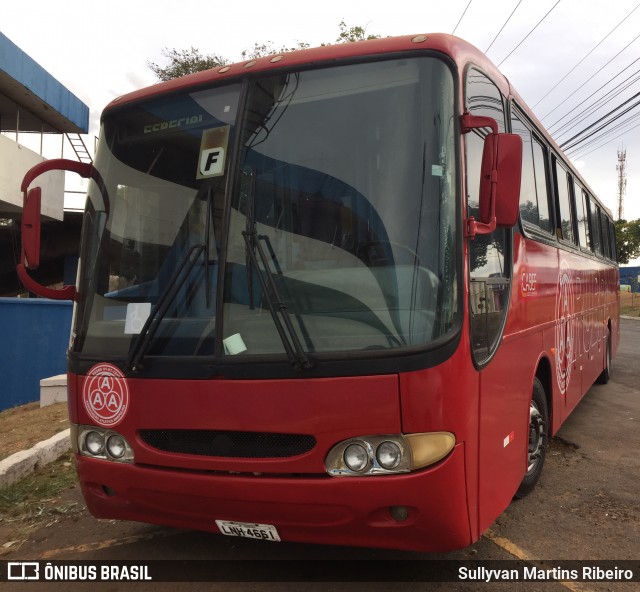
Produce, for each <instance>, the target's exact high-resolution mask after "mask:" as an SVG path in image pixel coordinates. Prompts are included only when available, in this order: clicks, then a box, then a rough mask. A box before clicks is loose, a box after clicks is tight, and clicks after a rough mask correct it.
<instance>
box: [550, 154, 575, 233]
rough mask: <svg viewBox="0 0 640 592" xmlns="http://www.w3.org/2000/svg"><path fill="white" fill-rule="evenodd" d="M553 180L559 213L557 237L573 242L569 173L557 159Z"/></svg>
mask: <svg viewBox="0 0 640 592" xmlns="http://www.w3.org/2000/svg"><path fill="white" fill-rule="evenodd" d="M555 182H556V195H557V196H558V213H559V220H558V228H557V232H558V238H561V239H563V240H566V241H569V242H573V243H575V242H576V240H575V235H574V231H573V215H572V208H571V195H570V194H569V175H568V173H567V171H566V169H565V168H564V167H563V166H562V165H561V164H560V161H558V160H555Z"/></svg>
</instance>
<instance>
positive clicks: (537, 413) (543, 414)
mask: <svg viewBox="0 0 640 592" xmlns="http://www.w3.org/2000/svg"><path fill="white" fill-rule="evenodd" d="M548 440H549V410H548V407H547V397H546V394H545V392H544V387H543V386H542V383H541V382H540V380H539V379H538V377H537V376H536V377H535V378H534V379H533V392H532V393H531V403H530V405H529V443H528V446H527V472H526V473H525V475H524V478H523V479H522V483H520V487H518V491H516V495H515V496H516V498H518V499H520V498H523V497H525V496H527V495H529V494H530V493H531V492H532V491H533V489H534V488H535V486H536V483H537V482H538V479H539V478H540V475H541V474H542V467H543V466H544V459H545V456H546V453H547V442H548Z"/></svg>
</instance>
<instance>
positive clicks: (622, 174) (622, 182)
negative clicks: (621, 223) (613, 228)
mask: <svg viewBox="0 0 640 592" xmlns="http://www.w3.org/2000/svg"><path fill="white" fill-rule="evenodd" d="M616 171H618V220H622V219H623V216H624V194H625V193H626V192H627V151H626V150H625V149H624V148H623V149H622V150H618V164H617V166H616Z"/></svg>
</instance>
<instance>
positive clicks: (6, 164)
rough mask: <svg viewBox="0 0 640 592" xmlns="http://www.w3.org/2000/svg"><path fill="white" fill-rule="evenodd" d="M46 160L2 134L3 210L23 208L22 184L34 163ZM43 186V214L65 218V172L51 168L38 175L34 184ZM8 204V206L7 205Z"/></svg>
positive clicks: (0, 184) (0, 179)
mask: <svg viewBox="0 0 640 592" xmlns="http://www.w3.org/2000/svg"><path fill="white" fill-rule="evenodd" d="M44 160H46V159H45V158H43V157H42V156H40V155H39V154H37V153H35V152H33V151H32V150H29V149H28V148H25V147H24V146H22V145H21V144H18V143H16V142H14V141H13V140H11V139H9V138H7V137H6V136H3V135H1V134H0V202H3V203H0V212H1V211H3V209H6V210H13V211H19V210H21V209H22V193H21V191H20V184H21V183H22V178H23V177H24V174H25V173H26V172H27V171H28V170H29V169H30V168H31V167H32V166H34V165H36V164H38V163H40V162H42V161H44ZM36 185H39V186H40V187H42V215H43V216H48V217H49V218H53V219H54V220H62V218H63V216H64V172H62V171H51V172H49V173H45V174H44V175H41V176H40V177H38V178H37V179H36V180H35V181H34V183H33V185H32V186H36ZM4 204H8V207H7V208H3V205H4Z"/></svg>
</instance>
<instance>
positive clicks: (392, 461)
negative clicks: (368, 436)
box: [376, 441, 402, 471]
mask: <svg viewBox="0 0 640 592" xmlns="http://www.w3.org/2000/svg"><path fill="white" fill-rule="evenodd" d="M376 459H378V463H379V465H380V466H381V467H382V468H383V469H387V470H388V471H392V470H393V469H395V468H396V467H397V466H398V465H399V464H400V462H401V461H402V450H401V449H400V446H398V445H397V444H396V443H395V442H390V441H387V442H383V443H382V444H380V446H378V449H377V450H376Z"/></svg>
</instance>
